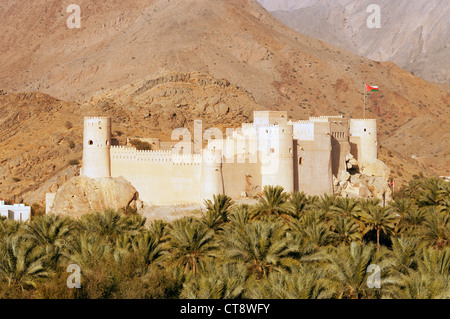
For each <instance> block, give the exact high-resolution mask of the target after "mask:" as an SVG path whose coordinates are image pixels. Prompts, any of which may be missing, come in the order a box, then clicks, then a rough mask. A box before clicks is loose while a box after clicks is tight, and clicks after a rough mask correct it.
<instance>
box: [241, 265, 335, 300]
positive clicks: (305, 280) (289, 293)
mask: <svg viewBox="0 0 450 319" xmlns="http://www.w3.org/2000/svg"><path fill="white" fill-rule="evenodd" d="M248 286H249V288H248V291H247V292H246V293H245V298H250V299H324V298H331V297H333V294H334V287H333V286H332V285H330V284H329V282H327V281H326V280H325V271H324V270H323V268H320V267H314V266H309V265H307V266H301V267H298V268H294V269H293V270H292V271H291V272H273V273H271V274H270V275H269V276H268V278H267V279H263V280H259V281H253V282H251V285H248Z"/></svg>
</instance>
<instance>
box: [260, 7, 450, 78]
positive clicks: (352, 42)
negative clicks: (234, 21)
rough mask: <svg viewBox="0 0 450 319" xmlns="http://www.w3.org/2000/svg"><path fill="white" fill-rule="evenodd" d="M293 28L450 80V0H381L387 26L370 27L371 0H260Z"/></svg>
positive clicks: (377, 58)
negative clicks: (368, 8) (368, 22)
mask: <svg viewBox="0 0 450 319" xmlns="http://www.w3.org/2000/svg"><path fill="white" fill-rule="evenodd" d="M260 2H261V3H262V4H263V5H265V7H266V8H267V9H268V10H270V11H273V12H272V13H273V15H274V16H275V17H277V18H278V19H279V20H280V21H282V22H283V23H285V24H286V25H288V26H290V27H292V28H293V29H295V30H297V31H299V32H301V33H303V34H306V35H309V36H311V37H313V38H317V39H320V40H323V41H326V42H329V43H332V44H334V45H337V46H339V47H342V48H345V49H346V50H349V51H350V52H352V53H355V54H357V55H362V56H365V57H368V58H370V59H374V60H377V61H391V62H394V63H396V64H397V65H399V66H401V67H402V68H405V69H406V70H408V71H411V72H414V73H415V74H416V75H418V76H420V77H422V78H424V79H426V80H429V81H435V82H441V83H450V64H449V63H448V61H449V56H450V46H449V44H450V26H449V23H448V18H447V17H448V16H449V14H450V3H449V2H448V1H447V0H431V1H430V0H415V1H409V0H396V1H391V0H380V1H377V2H376V4H377V5H379V6H380V8H381V28H380V29H369V28H367V24H366V20H367V18H368V17H369V15H370V14H369V13H367V12H366V9H367V7H368V6H369V5H370V4H372V3H374V2H373V1H371V0H364V1H359V0H358V1H357V0H337V1H329V0H290V1H278V0H276V1H275V0H266V1H264V0H260Z"/></svg>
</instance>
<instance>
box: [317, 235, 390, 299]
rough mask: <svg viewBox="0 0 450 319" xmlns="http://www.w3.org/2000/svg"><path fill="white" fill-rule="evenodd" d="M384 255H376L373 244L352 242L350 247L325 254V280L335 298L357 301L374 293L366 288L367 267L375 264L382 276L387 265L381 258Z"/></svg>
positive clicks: (342, 247) (338, 248) (343, 247)
mask: <svg viewBox="0 0 450 319" xmlns="http://www.w3.org/2000/svg"><path fill="white" fill-rule="evenodd" d="M384 254H385V252H382V253H380V254H379V255H377V254H376V251H375V249H374V247H373V244H362V243H357V242H352V243H351V244H350V246H339V247H337V248H333V249H332V250H331V251H329V253H328V254H325V255H324V260H325V261H326V264H325V270H326V272H327V280H328V282H329V285H330V286H331V287H333V289H335V290H336V293H337V294H336V297H337V298H339V299H340V298H351V299H359V298H361V297H368V296H371V295H373V294H374V292H373V291H372V290H371V289H369V287H368V286H367V279H368V276H370V273H369V272H368V267H369V266H370V265H371V264H377V265H378V266H379V267H380V269H381V273H382V274H383V272H384V270H385V269H386V268H387V265H388V264H389V262H386V260H387V259H385V258H383V255H384ZM383 260H384V261H383Z"/></svg>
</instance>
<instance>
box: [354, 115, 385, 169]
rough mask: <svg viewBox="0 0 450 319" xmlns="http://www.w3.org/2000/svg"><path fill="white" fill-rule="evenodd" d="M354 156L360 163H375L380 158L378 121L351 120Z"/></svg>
mask: <svg viewBox="0 0 450 319" xmlns="http://www.w3.org/2000/svg"><path fill="white" fill-rule="evenodd" d="M350 142H351V143H352V155H353V156H355V157H356V158H357V160H358V161H359V162H367V163H373V162H375V161H376V160H377V158H378V151H377V149H378V140H377V120H375V119H350Z"/></svg>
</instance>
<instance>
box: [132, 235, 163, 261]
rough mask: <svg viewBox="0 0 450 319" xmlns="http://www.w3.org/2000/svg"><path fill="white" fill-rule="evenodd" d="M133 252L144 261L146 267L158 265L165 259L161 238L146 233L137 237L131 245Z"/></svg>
mask: <svg viewBox="0 0 450 319" xmlns="http://www.w3.org/2000/svg"><path fill="white" fill-rule="evenodd" d="M131 248H132V251H133V252H134V253H136V255H137V256H139V258H140V259H141V260H142V261H143V264H144V265H145V266H149V265H150V264H154V263H158V262H159V261H161V260H162V258H163V257H164V249H163V247H162V245H161V244H160V243H159V238H157V237H155V236H153V235H152V234H151V233H150V232H148V231H146V232H144V233H143V234H140V235H139V236H137V237H135V238H134V239H133V241H132V244H131Z"/></svg>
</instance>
